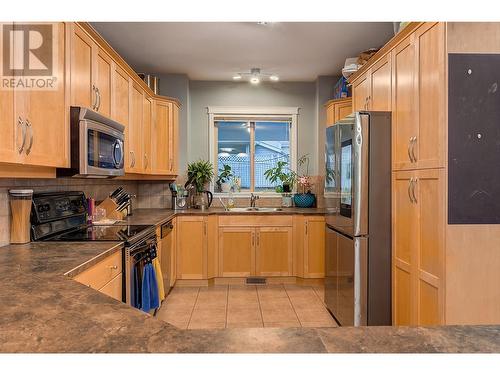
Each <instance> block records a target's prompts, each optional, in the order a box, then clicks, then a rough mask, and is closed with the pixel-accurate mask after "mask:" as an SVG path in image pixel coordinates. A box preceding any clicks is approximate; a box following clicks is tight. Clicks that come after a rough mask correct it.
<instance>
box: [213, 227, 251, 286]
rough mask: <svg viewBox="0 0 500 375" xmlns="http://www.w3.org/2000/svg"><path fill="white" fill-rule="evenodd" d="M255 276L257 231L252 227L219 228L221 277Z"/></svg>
mask: <svg viewBox="0 0 500 375" xmlns="http://www.w3.org/2000/svg"><path fill="white" fill-rule="evenodd" d="M251 275H255V229H254V228H252V227H220V228H219V276H220V277H247V276H251Z"/></svg>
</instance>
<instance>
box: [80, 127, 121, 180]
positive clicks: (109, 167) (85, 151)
mask: <svg viewBox="0 0 500 375" xmlns="http://www.w3.org/2000/svg"><path fill="white" fill-rule="evenodd" d="M79 146H80V174H81V175H89V176H106V177H107V176H112V177H114V176H122V175H123V174H124V169H123V166H124V144H123V133H122V132H119V131H117V130H115V129H113V128H111V127H108V126H106V125H104V124H101V123H98V122H95V121H92V120H82V121H80V145H79Z"/></svg>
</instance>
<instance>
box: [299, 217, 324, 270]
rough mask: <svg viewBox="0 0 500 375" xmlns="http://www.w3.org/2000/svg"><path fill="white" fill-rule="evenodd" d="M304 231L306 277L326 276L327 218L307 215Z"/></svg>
mask: <svg viewBox="0 0 500 375" xmlns="http://www.w3.org/2000/svg"><path fill="white" fill-rule="evenodd" d="M304 233H305V237H304V277H305V278H322V277H325V219H324V218H323V217H321V216H307V217H306V218H305V222H304Z"/></svg>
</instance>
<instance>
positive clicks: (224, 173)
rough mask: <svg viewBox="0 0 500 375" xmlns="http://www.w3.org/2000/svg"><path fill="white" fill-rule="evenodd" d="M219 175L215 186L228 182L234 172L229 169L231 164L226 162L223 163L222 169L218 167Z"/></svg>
mask: <svg viewBox="0 0 500 375" xmlns="http://www.w3.org/2000/svg"><path fill="white" fill-rule="evenodd" d="M219 172H220V173H219V177H217V182H216V184H217V186H219V188H220V186H221V184H223V183H225V182H228V181H229V180H230V179H231V178H232V177H234V174H233V172H232V170H231V166H230V165H228V164H224V165H223V167H222V169H219Z"/></svg>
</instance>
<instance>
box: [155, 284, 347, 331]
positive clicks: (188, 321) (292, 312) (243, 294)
mask: <svg viewBox="0 0 500 375" xmlns="http://www.w3.org/2000/svg"><path fill="white" fill-rule="evenodd" d="M322 296H323V291H322V287H311V286H299V285H294V284H276V285H259V286H255V285H250V286H247V285H229V286H228V285H216V286H209V287H175V288H174V289H173V290H172V291H171V293H170V294H169V295H168V297H167V299H166V300H165V301H164V302H163V304H162V307H161V308H160V309H159V310H158V312H157V314H156V316H157V318H159V319H162V320H164V321H166V322H168V323H170V324H172V325H174V326H176V327H178V328H181V329H210V328H254V327H301V326H302V327H336V326H337V324H336V323H335V320H333V318H332V317H331V315H330V314H329V313H328V311H327V310H326V307H325V305H324V304H323V300H322V298H323V297H322Z"/></svg>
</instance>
